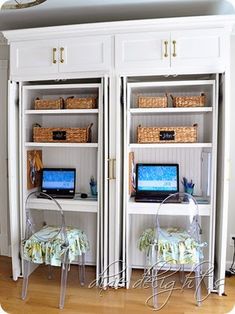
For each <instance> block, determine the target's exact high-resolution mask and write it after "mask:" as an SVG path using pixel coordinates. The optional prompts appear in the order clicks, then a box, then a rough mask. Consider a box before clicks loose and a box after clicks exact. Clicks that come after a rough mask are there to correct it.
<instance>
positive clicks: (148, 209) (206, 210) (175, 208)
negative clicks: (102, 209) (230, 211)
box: [127, 198, 211, 216]
mask: <svg viewBox="0 0 235 314" xmlns="http://www.w3.org/2000/svg"><path fill="white" fill-rule="evenodd" d="M159 206H160V203H141V202H135V200H134V199H133V198H131V199H130V201H129V202H128V211H127V212H128V214H131V215H156V214H157V210H158V208H159ZM184 207H185V209H184ZM198 209H199V215H200V216H210V214H211V204H198ZM185 213H187V204H179V203H177V204H175V203H172V204H164V205H163V206H162V210H161V212H160V215H166V216H172V215H175V216H184V215H185Z"/></svg>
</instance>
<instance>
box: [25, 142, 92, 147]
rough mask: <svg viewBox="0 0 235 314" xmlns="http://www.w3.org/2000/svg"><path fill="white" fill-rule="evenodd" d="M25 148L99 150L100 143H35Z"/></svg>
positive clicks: (26, 144)
mask: <svg viewBox="0 0 235 314" xmlns="http://www.w3.org/2000/svg"><path fill="white" fill-rule="evenodd" d="M25 147H77V148H98V143H35V142H26V143H25Z"/></svg>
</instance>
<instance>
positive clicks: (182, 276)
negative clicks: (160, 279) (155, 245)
mask: <svg viewBox="0 0 235 314" xmlns="http://www.w3.org/2000/svg"><path fill="white" fill-rule="evenodd" d="M179 276H180V283H181V284H183V283H184V281H185V273H184V265H180V270H179Z"/></svg>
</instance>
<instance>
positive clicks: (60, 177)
mask: <svg viewBox="0 0 235 314" xmlns="http://www.w3.org/2000/svg"><path fill="white" fill-rule="evenodd" d="M75 183H76V169H74V168H44V169H42V185H41V192H43V193H47V194H49V195H51V196H52V197H54V198H73V197H74V195H75ZM41 196H42V197H43V194H42V195H41Z"/></svg>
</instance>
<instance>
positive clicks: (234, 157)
mask: <svg viewBox="0 0 235 314" xmlns="http://www.w3.org/2000/svg"><path fill="white" fill-rule="evenodd" d="M231 101H232V104H231V144H230V145H231V156H230V189H229V212H228V241H227V258H226V260H227V268H229V267H230V265H231V263H232V257H233V247H232V246H230V244H229V243H230V238H231V237H230V236H231V234H234V235H235V123H234V121H235V34H234V35H233V36H232V42H231Z"/></svg>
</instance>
